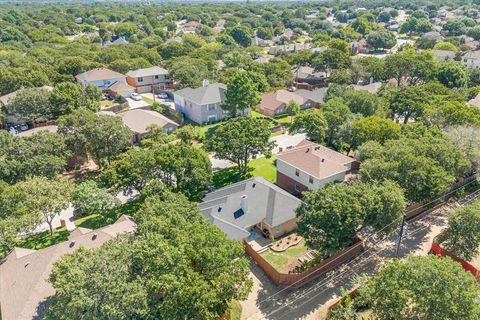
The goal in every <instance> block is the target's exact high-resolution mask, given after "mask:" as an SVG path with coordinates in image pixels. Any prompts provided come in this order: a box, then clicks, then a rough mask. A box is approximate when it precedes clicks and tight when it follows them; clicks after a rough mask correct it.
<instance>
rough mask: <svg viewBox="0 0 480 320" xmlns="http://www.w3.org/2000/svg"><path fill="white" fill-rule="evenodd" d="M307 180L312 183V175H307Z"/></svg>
mask: <svg viewBox="0 0 480 320" xmlns="http://www.w3.org/2000/svg"><path fill="white" fill-rule="evenodd" d="M308 182H310V183H311V184H313V177H312V176H310V177H308Z"/></svg>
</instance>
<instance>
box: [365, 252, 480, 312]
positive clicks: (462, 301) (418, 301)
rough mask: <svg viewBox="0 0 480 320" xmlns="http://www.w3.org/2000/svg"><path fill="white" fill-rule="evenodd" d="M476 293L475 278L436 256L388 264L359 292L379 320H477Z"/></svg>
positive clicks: (479, 310)
mask: <svg viewBox="0 0 480 320" xmlns="http://www.w3.org/2000/svg"><path fill="white" fill-rule="evenodd" d="M479 294H480V289H479V287H478V284H477V283H476V282H475V279H474V277H473V276H472V275H471V274H470V273H468V272H466V271H465V270H463V269H462V266H461V265H460V264H459V263H458V262H454V261H452V260H451V259H449V258H440V257H436V256H411V257H408V258H406V259H405V260H393V261H390V262H389V263H388V264H387V265H386V266H385V267H384V268H383V269H382V270H380V272H379V273H378V274H377V275H376V276H375V277H374V278H373V280H372V281H371V282H369V283H368V284H367V286H366V287H365V288H364V289H361V290H360V297H361V299H362V300H363V301H365V302H366V303H367V304H368V305H369V306H370V308H371V310H372V312H373V315H374V316H375V318H376V319H379V320H387V319H393V318H394V319H405V320H406V319H424V320H427V319H471V320H473V319H478V317H480V304H478V300H477V299H478V295H479ZM452 297H455V298H454V299H453V298H452Z"/></svg>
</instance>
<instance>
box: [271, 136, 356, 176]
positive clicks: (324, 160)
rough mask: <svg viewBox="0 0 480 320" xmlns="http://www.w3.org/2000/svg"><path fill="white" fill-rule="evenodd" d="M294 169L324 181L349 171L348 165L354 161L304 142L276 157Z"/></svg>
mask: <svg viewBox="0 0 480 320" xmlns="http://www.w3.org/2000/svg"><path fill="white" fill-rule="evenodd" d="M279 160H280V161H284V162H286V163H288V164H290V165H291V166H293V167H294V168H297V169H299V170H301V171H303V172H306V173H307V174H309V175H311V176H313V177H315V178H317V179H320V180H322V179H324V178H327V177H330V176H333V175H335V174H338V173H341V172H346V171H348V170H349V168H348V167H347V165H348V164H350V163H352V162H355V161H356V160H355V159H353V158H350V157H347V156H345V155H343V154H341V153H339V152H337V151H335V150H332V149H329V148H327V147H324V146H322V145H319V144H317V143H315V142H311V141H307V140H304V141H302V142H300V143H299V144H298V145H297V146H296V147H295V148H293V149H290V150H287V151H284V152H282V153H280V154H278V155H277V161H279Z"/></svg>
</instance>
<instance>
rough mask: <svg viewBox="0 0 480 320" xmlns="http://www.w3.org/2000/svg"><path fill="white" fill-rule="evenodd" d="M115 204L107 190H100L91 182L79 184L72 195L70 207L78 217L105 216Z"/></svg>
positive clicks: (115, 200) (113, 198)
mask: <svg viewBox="0 0 480 320" xmlns="http://www.w3.org/2000/svg"><path fill="white" fill-rule="evenodd" d="M117 203H118V200H117V199H116V198H115V197H114V196H113V195H111V194H110V193H109V192H108V191H107V189H104V188H100V187H99V186H98V185H97V183H96V182H94V181H92V180H87V181H85V182H82V183H80V184H79V185H78V186H76V187H75V190H74V191H73V194H72V205H73V208H74V209H75V215H76V216H78V217H85V216H88V215H91V214H101V215H106V214H107V213H109V212H110V210H112V209H113V208H114V207H115V205H117Z"/></svg>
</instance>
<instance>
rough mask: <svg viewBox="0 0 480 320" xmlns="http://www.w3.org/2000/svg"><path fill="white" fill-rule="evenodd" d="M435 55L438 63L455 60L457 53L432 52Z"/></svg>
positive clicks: (435, 50) (447, 51)
mask: <svg viewBox="0 0 480 320" xmlns="http://www.w3.org/2000/svg"><path fill="white" fill-rule="evenodd" d="M432 53H433V55H434V56H435V58H436V59H437V60H438V61H447V60H453V59H455V55H456V53H455V52H454V51H449V50H438V49H434V50H432Z"/></svg>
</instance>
